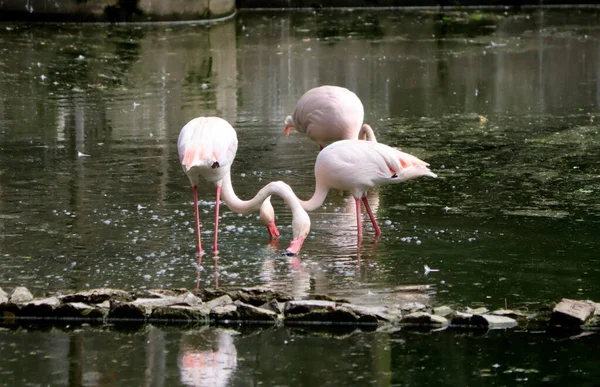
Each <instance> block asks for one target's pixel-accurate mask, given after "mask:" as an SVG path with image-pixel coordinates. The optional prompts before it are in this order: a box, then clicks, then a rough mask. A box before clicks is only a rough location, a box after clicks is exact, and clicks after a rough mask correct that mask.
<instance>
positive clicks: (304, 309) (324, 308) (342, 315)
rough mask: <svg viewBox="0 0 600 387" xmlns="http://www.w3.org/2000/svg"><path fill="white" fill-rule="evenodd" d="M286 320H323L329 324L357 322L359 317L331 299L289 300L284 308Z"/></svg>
mask: <svg viewBox="0 0 600 387" xmlns="http://www.w3.org/2000/svg"><path fill="white" fill-rule="evenodd" d="M284 313H285V322H286V323H288V322H321V323H327V324H336V323H338V324H339V323H356V322H358V320H359V317H358V316H357V315H356V314H355V313H354V312H353V311H351V310H350V309H348V308H346V307H343V306H339V307H337V306H336V304H335V303H334V302H331V301H318V300H300V301H288V302H286V304H285V308H284Z"/></svg>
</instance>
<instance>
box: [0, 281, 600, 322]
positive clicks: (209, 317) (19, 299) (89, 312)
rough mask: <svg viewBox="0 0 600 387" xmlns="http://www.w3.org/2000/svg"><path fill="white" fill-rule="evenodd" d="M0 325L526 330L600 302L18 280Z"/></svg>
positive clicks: (1, 300) (595, 315)
mask: <svg viewBox="0 0 600 387" xmlns="http://www.w3.org/2000/svg"><path fill="white" fill-rule="evenodd" d="M0 317H2V319H3V324H2V325H4V326H6V325H7V324H11V323H16V322H19V321H29V322H31V321H39V322H53V323H58V324H60V323H69V322H73V321H81V322H88V323H96V324H115V323H125V324H127V323H130V324H145V323H163V324H168V325H177V324H189V323H193V324H201V325H213V324H214V325H222V324H250V325H251V324H263V325H264V324H268V325H307V326H310V325H315V326H356V327H361V328H362V329H368V330H374V329H376V330H395V329H410V328H417V329H423V328H425V329H435V330H437V329H512V328H520V329H532V330H549V329H552V330H556V329H568V330H574V329H576V330H583V329H592V330H593V329H598V328H600V304H598V303H595V302H593V301H589V300H570V299H563V300H561V301H560V302H558V303H556V304H553V305H548V306H546V307H543V308H540V309H539V310H536V311H533V312H528V313H523V312H521V311H517V310H506V309H500V310H495V311H489V310H487V309H486V308H477V309H470V308H468V307H467V308H465V309H464V310H463V311H460V310H454V309H452V308H450V307H448V306H443V305H442V306H430V305H424V304H421V303H417V302H411V303H407V304H404V305H381V306H361V305H354V304H351V303H350V302H348V301H347V300H340V299H334V298H332V297H329V296H326V295H322V296H314V297H312V298H311V299H308V300H294V299H293V297H292V296H291V295H289V294H286V293H282V292H275V291H273V290H270V289H265V288H261V287H253V288H241V289H234V290H222V289H203V290H199V291H197V292H191V291H189V290H187V289H155V290H144V291H124V290H118V289H93V290H85V291H79V292H73V293H67V294H59V293H57V294H53V295H49V296H47V297H43V298H35V297H34V296H33V294H31V292H30V291H29V290H28V289H27V288H25V287H17V288H15V289H14V290H13V291H12V292H11V293H10V294H9V293H7V292H5V291H4V290H2V289H1V288H0Z"/></svg>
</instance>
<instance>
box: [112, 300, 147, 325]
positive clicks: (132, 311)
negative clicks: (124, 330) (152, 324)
mask: <svg viewBox="0 0 600 387" xmlns="http://www.w3.org/2000/svg"><path fill="white" fill-rule="evenodd" d="M151 313H152V309H149V308H145V307H143V306H139V305H132V304H131V303H123V304H117V305H116V306H115V307H113V308H112V309H111V310H110V311H109V312H108V318H109V319H127V320H134V321H143V320H146V318H148V316H150V314H151Z"/></svg>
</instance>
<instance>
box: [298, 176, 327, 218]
mask: <svg viewBox="0 0 600 387" xmlns="http://www.w3.org/2000/svg"><path fill="white" fill-rule="evenodd" d="M327 192H329V188H327V187H325V186H323V185H322V184H319V182H317V185H316V187H315V193H313V196H312V197H311V198H310V199H309V200H306V201H305V200H300V203H301V204H302V208H304V209H305V210H306V211H314V210H316V209H317V208H319V207H321V205H322V204H323V202H324V201H325V198H326V197H327Z"/></svg>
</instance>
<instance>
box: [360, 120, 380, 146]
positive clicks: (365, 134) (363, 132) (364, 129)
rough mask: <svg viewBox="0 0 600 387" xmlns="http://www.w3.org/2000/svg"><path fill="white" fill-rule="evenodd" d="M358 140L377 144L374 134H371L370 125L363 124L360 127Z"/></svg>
mask: <svg viewBox="0 0 600 387" xmlns="http://www.w3.org/2000/svg"><path fill="white" fill-rule="evenodd" d="M358 139H359V140H367V141H372V142H377V138H375V132H373V128H371V125H369V124H363V126H361V128H360V131H359V132H358Z"/></svg>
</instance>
